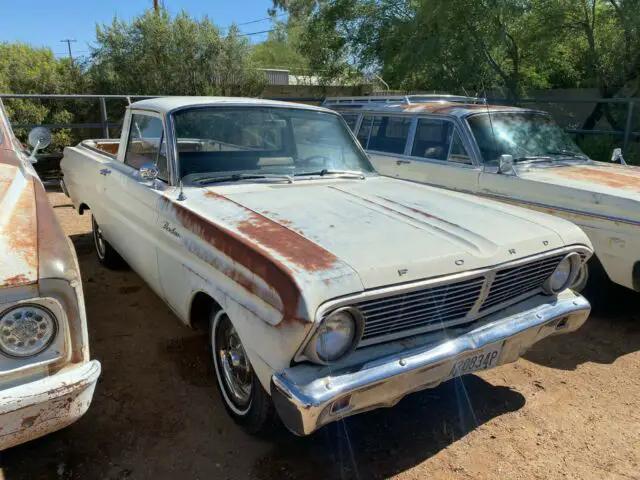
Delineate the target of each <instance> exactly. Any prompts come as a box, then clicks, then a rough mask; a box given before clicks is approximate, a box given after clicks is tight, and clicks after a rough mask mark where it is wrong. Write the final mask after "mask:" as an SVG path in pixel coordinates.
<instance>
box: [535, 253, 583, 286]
mask: <svg viewBox="0 0 640 480" xmlns="http://www.w3.org/2000/svg"><path fill="white" fill-rule="evenodd" d="M567 263H568V265H569V273H568V274H567V276H566V278H564V279H563V281H562V283H561V284H559V285H557V284H554V275H556V273H557V272H558V269H560V267H562V266H563V265H566V264H567ZM581 263H582V260H581V258H580V255H579V254H578V253H577V252H571V253H568V254H567V255H565V256H564V258H563V259H562V260H560V262H558V265H556V268H555V269H554V270H553V273H551V275H549V278H547V279H546V280H545V282H544V284H543V285H542V290H543V291H544V292H545V293H546V294H547V295H557V294H558V293H560V292H562V291H563V290H566V289H567V288H570V287H571V286H572V285H573V284H574V283H575V281H576V277H577V276H578V274H579V273H580V266H581Z"/></svg>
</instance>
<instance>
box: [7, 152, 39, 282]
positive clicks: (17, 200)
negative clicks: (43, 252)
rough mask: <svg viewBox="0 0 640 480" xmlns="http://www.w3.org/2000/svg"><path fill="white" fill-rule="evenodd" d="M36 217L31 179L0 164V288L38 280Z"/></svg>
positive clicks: (19, 170) (11, 167)
mask: <svg viewBox="0 0 640 480" xmlns="http://www.w3.org/2000/svg"><path fill="white" fill-rule="evenodd" d="M36 218H37V217H36V197H35V191H34V187H33V179H32V177H31V176H29V175H25V174H24V173H23V172H22V171H21V169H20V168H19V167H18V166H14V165H10V164H7V163H1V162H0V287H5V286H15V285H24V284H29V283H35V282H36V281H37V280H38V245H37V223H36Z"/></svg>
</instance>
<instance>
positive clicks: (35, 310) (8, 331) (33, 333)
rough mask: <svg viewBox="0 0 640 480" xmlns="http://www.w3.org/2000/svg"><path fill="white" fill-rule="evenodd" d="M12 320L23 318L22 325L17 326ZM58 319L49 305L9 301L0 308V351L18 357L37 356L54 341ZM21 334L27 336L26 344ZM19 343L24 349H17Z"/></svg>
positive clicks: (14, 357)
mask: <svg viewBox="0 0 640 480" xmlns="http://www.w3.org/2000/svg"><path fill="white" fill-rule="evenodd" d="M16 322H24V326H23V327H21V328H19V327H18V326H17V325H16ZM59 322H60V320H59V319H58V318H57V317H56V315H55V314H54V313H53V312H52V311H51V309H49V308H47V307H45V306H44V305H42V304H40V303H30V302H24V303H19V304H16V305H12V306H11V307H9V308H7V309H6V310H3V311H2V312H0V354H1V355H4V356H5V357H8V358H13V359H22V360H24V359H29V358H34V357H37V356H38V355H40V354H42V353H43V352H45V351H47V349H48V348H49V347H51V345H52V344H53V343H54V342H55V340H56V338H57V337H58V333H59V330H60V325H59ZM16 329H17V331H16ZM25 330H28V331H25ZM17 335H18V336H17ZM20 335H22V337H20ZM24 335H29V336H30V338H29V339H28V340H26V343H27V344H26V345H25V344H24V343H25V342H24V340H25V338H24ZM20 343H22V345H20ZM22 347H24V350H25V351H24V352H20V351H19V349H20V348H22ZM30 347H31V348H30Z"/></svg>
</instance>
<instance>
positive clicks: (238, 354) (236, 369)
mask: <svg viewBox="0 0 640 480" xmlns="http://www.w3.org/2000/svg"><path fill="white" fill-rule="evenodd" d="M216 337H217V338H216V343H217V346H216V355H217V361H218V364H219V366H220V370H221V373H222V379H223V381H224V383H225V386H226V387H227V388H226V390H227V392H228V393H229V395H230V397H231V398H230V400H231V401H232V402H233V403H234V404H236V406H238V407H245V406H247V405H248V404H249V402H250V400H251V388H252V377H253V376H252V372H251V364H250V363H249V360H248V359H247V355H246V353H245V351H244V347H243V346H242V343H241V342H240V337H239V336H238V333H237V332H236V329H235V328H233V325H231V322H230V321H229V319H227V318H226V317H225V318H224V319H223V320H221V324H220V326H219V331H218V334H217V335H216Z"/></svg>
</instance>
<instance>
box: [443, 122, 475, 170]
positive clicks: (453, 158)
mask: <svg viewBox="0 0 640 480" xmlns="http://www.w3.org/2000/svg"><path fill="white" fill-rule="evenodd" d="M447 160H449V161H450V162H456V163H464V164H467V165H472V164H473V162H472V161H471V155H469V152H468V151H467V149H466V148H465V146H464V143H462V137H460V132H458V129H457V128H454V129H453V140H452V141H451V150H450V151H449V157H448V158H447Z"/></svg>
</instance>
